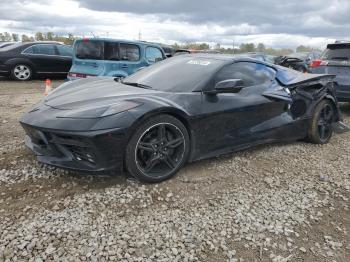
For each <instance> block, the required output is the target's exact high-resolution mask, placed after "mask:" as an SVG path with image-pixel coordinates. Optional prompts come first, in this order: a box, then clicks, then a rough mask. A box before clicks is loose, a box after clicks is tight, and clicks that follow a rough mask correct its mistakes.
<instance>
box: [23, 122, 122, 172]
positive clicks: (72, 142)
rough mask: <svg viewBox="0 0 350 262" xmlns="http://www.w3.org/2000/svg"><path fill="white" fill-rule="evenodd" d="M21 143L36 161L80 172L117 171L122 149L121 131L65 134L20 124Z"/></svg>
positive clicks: (120, 166)
mask: <svg viewBox="0 0 350 262" xmlns="http://www.w3.org/2000/svg"><path fill="white" fill-rule="evenodd" d="M22 126H23V128H24V130H25V131H26V138H25V144H26V146H27V147H28V148H30V149H31V150H32V151H33V152H34V153H35V154H36V155H37V159H38V161H39V162H42V163H45V164H48V165H52V166H56V167H60V168H65V169H70V170H76V171H84V172H100V171H112V170H116V171H121V170H122V169H123V158H124V152H125V147H126V143H125V141H126V139H125V134H124V132H121V131H120V130H103V131H91V132H65V131H57V130H47V129H42V128H37V127H34V126H30V125H26V124H23V123H22Z"/></svg>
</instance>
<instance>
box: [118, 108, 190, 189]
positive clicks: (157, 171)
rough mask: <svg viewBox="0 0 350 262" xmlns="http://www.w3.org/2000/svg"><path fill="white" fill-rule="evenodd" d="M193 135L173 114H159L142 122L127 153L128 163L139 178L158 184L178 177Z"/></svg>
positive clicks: (186, 157)
mask: <svg viewBox="0 0 350 262" xmlns="http://www.w3.org/2000/svg"><path fill="white" fill-rule="evenodd" d="M189 151H190V138H189V135H188V132H187V129H186V127H185V126H184V125H183V124H182V122H181V121H179V120H178V119H177V118H175V117H172V116H170V115H165V114H163V115H158V116H154V117H152V118H149V119H148V120H146V121H145V122H144V123H142V124H141V125H140V126H139V127H138V128H137V130H136V131H135V133H134V134H133V135H132V137H131V139H130V141H129V143H128V145H127V148H126V152H125V165H126V169H127V170H128V172H129V173H130V174H131V175H132V176H133V177H135V178H136V179H138V180H140V181H143V182H148V183H155V182H161V181H164V180H166V179H169V178H170V177H172V176H174V175H175V174H176V173H177V171H178V170H179V169H180V168H181V167H182V166H183V165H184V164H185V163H186V162H187V159H188V155H189Z"/></svg>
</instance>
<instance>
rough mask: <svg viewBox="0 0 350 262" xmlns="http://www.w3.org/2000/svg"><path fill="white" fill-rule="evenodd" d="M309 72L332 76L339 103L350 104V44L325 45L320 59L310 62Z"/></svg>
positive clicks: (340, 42) (338, 42)
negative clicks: (335, 84) (334, 76)
mask: <svg viewBox="0 0 350 262" xmlns="http://www.w3.org/2000/svg"><path fill="white" fill-rule="evenodd" d="M310 67H311V72H312V73H315V74H334V75H336V78H335V80H336V81H337V83H338V85H337V97H338V99H339V101H343V102H350V42H346V41H337V42H336V43H334V44H329V45H327V48H326V50H325V51H324V52H323V53H322V55H321V57H320V59H317V60H314V61H312V63H311V65H310Z"/></svg>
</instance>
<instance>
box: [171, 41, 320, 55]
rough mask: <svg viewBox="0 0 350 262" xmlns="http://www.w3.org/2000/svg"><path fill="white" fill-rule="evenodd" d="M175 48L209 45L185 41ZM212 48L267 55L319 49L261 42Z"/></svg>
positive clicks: (204, 48) (194, 47)
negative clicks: (280, 46) (280, 45)
mask: <svg viewBox="0 0 350 262" xmlns="http://www.w3.org/2000/svg"><path fill="white" fill-rule="evenodd" d="M173 47H174V48H175V49H193V50H207V49H210V46H209V45H208V44H207V43H186V44H178V43H175V44H174V45H173ZM213 49H214V50H216V51H219V52H220V53H224V54H242V53H250V52H263V53H266V54H269V55H277V56H279V55H289V54H291V53H294V52H311V51H321V50H319V49H315V48H312V47H309V46H304V45H300V46H298V47H297V48H296V49H295V50H293V49H290V48H271V47H266V46H265V45H264V44H263V43H259V44H257V45H256V44H253V43H242V44H240V45H239V47H235V48H234V49H233V47H232V48H230V47H229V48H225V47H222V46H221V45H220V44H216V45H214V47H213Z"/></svg>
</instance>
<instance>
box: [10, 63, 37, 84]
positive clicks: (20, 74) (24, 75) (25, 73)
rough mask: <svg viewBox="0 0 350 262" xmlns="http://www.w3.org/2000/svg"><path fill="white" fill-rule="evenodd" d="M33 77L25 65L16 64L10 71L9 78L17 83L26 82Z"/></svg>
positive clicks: (28, 67)
mask: <svg viewBox="0 0 350 262" xmlns="http://www.w3.org/2000/svg"><path fill="white" fill-rule="evenodd" d="M32 77H33V70H32V68H31V67H30V66H29V65H27V64H16V65H15V66H13V67H12V69H11V78H12V79H13V80H18V81H28V80H30V79H32Z"/></svg>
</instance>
